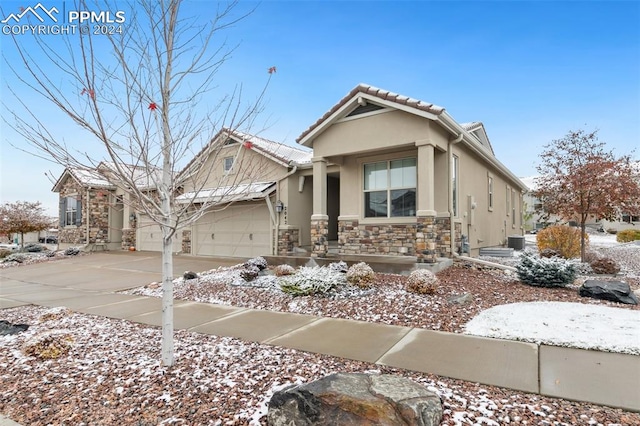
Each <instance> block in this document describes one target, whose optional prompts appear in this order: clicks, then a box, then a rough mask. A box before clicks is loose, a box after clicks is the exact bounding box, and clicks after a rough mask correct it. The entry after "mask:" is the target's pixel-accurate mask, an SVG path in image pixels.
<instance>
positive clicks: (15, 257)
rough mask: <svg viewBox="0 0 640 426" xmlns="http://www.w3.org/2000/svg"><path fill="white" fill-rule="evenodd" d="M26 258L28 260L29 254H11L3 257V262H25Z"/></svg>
mask: <svg viewBox="0 0 640 426" xmlns="http://www.w3.org/2000/svg"><path fill="white" fill-rule="evenodd" d="M25 260H27V256H25V255H24V254H20V253H13V254H10V255H9V256H7V257H5V258H4V259H2V261H3V262H16V263H24V261H25Z"/></svg>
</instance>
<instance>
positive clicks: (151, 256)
mask: <svg viewBox="0 0 640 426" xmlns="http://www.w3.org/2000/svg"><path fill="white" fill-rule="evenodd" d="M243 261H244V259H240V258H206V257H194V256H174V257H173V272H174V277H179V276H182V274H183V273H184V271H195V272H201V271H206V270H209V269H214V268H217V267H219V266H231V265H235V264H238V263H241V262H243ZM161 279H162V259H161V255H160V253H155V252H125V251H122V252H119V251H109V252H104V253H91V254H88V255H85V256H77V257H70V258H67V259H63V260H58V261H51V262H43V263H38V264H34V265H28V266H21V267H15V268H6V269H0V295H1V294H3V293H5V290H6V289H8V286H13V285H15V284H18V283H22V284H23V285H22V286H21V287H22V288H23V289H25V287H26V286H25V284H32V285H36V284H37V285H39V286H44V287H45V288H46V287H47V286H53V287H58V288H64V289H68V290H84V291H98V292H114V291H119V290H126V289H129V288H133V287H139V286H142V285H146V284H149V283H151V282H154V281H160V280H161ZM33 288H34V289H35V288H37V287H33ZM34 291H35V290H34Z"/></svg>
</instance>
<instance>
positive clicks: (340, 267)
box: [329, 260, 349, 274]
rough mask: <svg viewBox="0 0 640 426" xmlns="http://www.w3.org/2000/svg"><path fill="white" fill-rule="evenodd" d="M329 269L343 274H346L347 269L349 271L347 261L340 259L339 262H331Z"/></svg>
mask: <svg viewBox="0 0 640 426" xmlns="http://www.w3.org/2000/svg"><path fill="white" fill-rule="evenodd" d="M329 269H331V270H332V271H334V272H341V273H343V274H346V273H347V271H349V265H347V262H345V261H343V260H341V261H340V262H333V263H331V264H329Z"/></svg>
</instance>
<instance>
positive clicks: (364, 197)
mask: <svg viewBox="0 0 640 426" xmlns="http://www.w3.org/2000/svg"><path fill="white" fill-rule="evenodd" d="M404 160H413V162H414V164H413V168H414V169H415V176H414V182H413V183H414V184H415V185H414V186H404V185H402V186H392V182H391V170H392V168H391V164H392V163H393V162H396V161H404ZM375 164H384V165H385V169H384V170H385V171H386V183H385V187H384V188H377V187H376V188H370V189H366V186H367V176H366V174H365V170H366V168H367V166H371V165H375ZM402 169H404V167H402V168H401V170H402ZM361 170H362V172H361V173H362V174H361V176H362V185H361V191H362V198H361V200H362V203H363V204H362V206H363V211H362V218H363V219H364V220H371V219H374V220H375V219H395V220H398V219H400V220H402V219H406V218H413V217H416V215H417V207H418V206H417V198H416V203H415V204H416V205H415V207H414V209H413V215H402V216H394V215H393V211H392V206H391V202H390V201H391V199H392V197H391V193H392V192H393V191H398V190H413V192H414V194H415V196H416V197H417V193H418V158H417V157H415V156H408V157H400V158H391V159H385V160H378V161H367V162H363V163H362V164H361ZM373 192H384V193H385V195H386V207H387V212H386V215H384V216H383V215H380V216H367V211H368V208H367V202H366V200H367V195H366V194H367V193H373Z"/></svg>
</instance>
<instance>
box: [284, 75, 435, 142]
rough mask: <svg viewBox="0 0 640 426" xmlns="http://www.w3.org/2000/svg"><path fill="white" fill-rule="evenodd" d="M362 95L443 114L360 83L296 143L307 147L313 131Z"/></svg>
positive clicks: (421, 103) (414, 101)
mask: <svg viewBox="0 0 640 426" xmlns="http://www.w3.org/2000/svg"><path fill="white" fill-rule="evenodd" d="M362 95H366V97H367V98H369V99H377V100H379V101H380V102H382V103H383V104H387V105H389V104H395V106H396V107H410V108H413V109H414V110H416V111H422V112H425V113H429V114H433V115H435V116H438V115H440V114H442V113H443V112H444V108H442V107H440V106H438V105H434V104H431V103H428V102H423V101H420V100H418V99H414V98H410V97H408V96H403V95H399V94H397V93H393V92H389V91H387V90H383V89H379V88H377V87H374V86H371V85H368V84H364V83H360V84H358V85H357V86H356V87H355V88H353V89H352V90H351V91H350V92H349V93H348V94H347V95H346V96H345V97H344V98H342V99H340V101H338V103H337V104H335V105H334V106H333V107H331V109H330V110H329V111H327V112H325V113H324V115H323V116H322V117H320V118H319V119H318V120H317V121H316V122H315V123H313V124H312V125H311V126H310V127H309V128H308V129H307V130H305V131H304V132H302V134H301V135H300V136H298V138H297V139H296V142H298V143H299V144H301V145H305V146H308V142H309V141H308V140H307V137H308V136H309V135H311V134H312V133H314V131H316V130H319V128H321V127H322V126H324V125H326V124H330V123H328V122H327V120H329V119H331V118H333V119H336V118H337V116H334V115H335V114H336V113H337V112H339V111H340V110H342V109H343V108H344V107H345V106H346V105H347V104H349V103H350V101H352V100H353V99H357V98H358V97H360V96H362ZM401 109H402V108H401ZM338 115H339V114H338ZM329 121H331V120H329Z"/></svg>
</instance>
